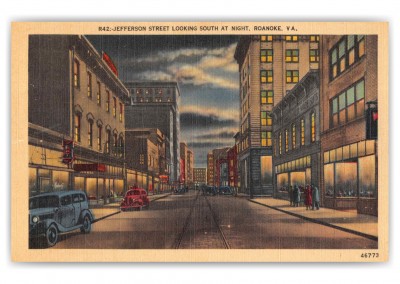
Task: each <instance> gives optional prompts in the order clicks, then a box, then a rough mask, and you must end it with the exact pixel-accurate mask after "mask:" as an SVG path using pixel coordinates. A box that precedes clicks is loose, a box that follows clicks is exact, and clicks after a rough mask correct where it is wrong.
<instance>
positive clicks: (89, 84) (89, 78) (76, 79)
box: [74, 60, 124, 122]
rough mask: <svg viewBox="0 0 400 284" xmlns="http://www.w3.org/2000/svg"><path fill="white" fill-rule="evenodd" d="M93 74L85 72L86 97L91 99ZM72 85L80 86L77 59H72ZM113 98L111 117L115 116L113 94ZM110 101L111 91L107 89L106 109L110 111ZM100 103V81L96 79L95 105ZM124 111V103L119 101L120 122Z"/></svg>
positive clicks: (115, 102)
mask: <svg viewBox="0 0 400 284" xmlns="http://www.w3.org/2000/svg"><path fill="white" fill-rule="evenodd" d="M92 77H93V75H92V73H91V72H90V71H88V72H87V86H86V90H87V97H88V98H89V99H92V97H93V82H92V81H93V79H92ZM74 87H75V88H80V63H79V61H78V60H74ZM112 99H113V108H112V114H113V117H117V98H116V97H115V96H113V97H112ZM110 103H111V93H110V91H109V90H106V105H105V107H106V111H107V112H110ZM101 104H102V93H101V82H100V81H97V105H98V106H101ZM123 113H124V105H123V103H121V102H120V103H119V121H120V122H122V119H123Z"/></svg>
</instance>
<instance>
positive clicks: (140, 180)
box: [125, 128, 169, 193]
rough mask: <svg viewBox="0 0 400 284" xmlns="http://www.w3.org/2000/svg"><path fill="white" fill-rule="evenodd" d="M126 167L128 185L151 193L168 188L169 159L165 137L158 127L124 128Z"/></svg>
mask: <svg viewBox="0 0 400 284" xmlns="http://www.w3.org/2000/svg"><path fill="white" fill-rule="evenodd" d="M125 138H126V143H125V147H126V167H127V183H128V186H134V185H136V186H138V187H141V188H144V189H146V190H148V191H149V192H151V193H158V192H161V191H164V190H166V189H167V188H168V179H169V168H168V165H169V161H168V160H167V159H166V148H165V144H166V143H165V142H166V140H165V139H166V137H165V135H164V134H163V133H162V132H161V131H160V130H159V129H146V128H139V129H126V131H125Z"/></svg>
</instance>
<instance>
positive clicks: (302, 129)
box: [300, 119, 306, 146]
mask: <svg viewBox="0 0 400 284" xmlns="http://www.w3.org/2000/svg"><path fill="white" fill-rule="evenodd" d="M305 131H306V129H305V125H304V119H302V120H301V121H300V144H301V146H304V145H305V144H306V134H305Z"/></svg>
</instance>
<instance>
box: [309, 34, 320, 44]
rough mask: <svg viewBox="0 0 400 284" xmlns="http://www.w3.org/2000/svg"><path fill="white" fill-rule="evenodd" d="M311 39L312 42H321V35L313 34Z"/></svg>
mask: <svg viewBox="0 0 400 284" xmlns="http://www.w3.org/2000/svg"><path fill="white" fill-rule="evenodd" d="M310 41H311V42H319V35H311V36H310Z"/></svg>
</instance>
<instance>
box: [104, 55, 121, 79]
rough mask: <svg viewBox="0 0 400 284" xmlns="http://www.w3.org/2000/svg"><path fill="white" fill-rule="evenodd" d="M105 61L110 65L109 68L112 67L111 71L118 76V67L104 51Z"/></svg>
mask: <svg viewBox="0 0 400 284" xmlns="http://www.w3.org/2000/svg"><path fill="white" fill-rule="evenodd" d="M103 60H104V62H105V63H106V64H107V65H108V67H110V69H111V71H113V73H114V74H115V75H117V76H118V70H117V67H116V66H115V64H114V62H113V61H112V60H111V57H110V56H109V55H108V54H107V53H105V52H104V51H103Z"/></svg>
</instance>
